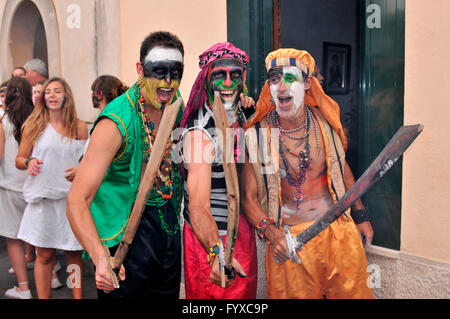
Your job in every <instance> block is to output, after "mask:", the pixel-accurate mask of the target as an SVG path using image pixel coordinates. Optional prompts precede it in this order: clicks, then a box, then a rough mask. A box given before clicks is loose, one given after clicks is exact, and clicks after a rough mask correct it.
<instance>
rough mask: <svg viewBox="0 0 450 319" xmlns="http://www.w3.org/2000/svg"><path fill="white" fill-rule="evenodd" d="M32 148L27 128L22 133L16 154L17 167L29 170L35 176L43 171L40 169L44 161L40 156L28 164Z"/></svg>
mask: <svg viewBox="0 0 450 319" xmlns="http://www.w3.org/2000/svg"><path fill="white" fill-rule="evenodd" d="M32 150H33V144H31V139H30V137H29V134H28V129H27V128H25V129H24V130H23V133H22V139H21V140H20V145H19V151H18V152H17V156H16V167H17V169H20V170H27V171H28V174H30V175H33V176H35V175H38V174H40V173H41V171H40V169H41V164H43V162H42V161H41V160H40V159H38V158H34V159H32V160H30V161H29V162H28V166H27V159H28V158H29V157H30V155H31V152H32Z"/></svg>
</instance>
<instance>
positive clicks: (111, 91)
mask: <svg viewBox="0 0 450 319" xmlns="http://www.w3.org/2000/svg"><path fill="white" fill-rule="evenodd" d="M91 90H92V91H93V92H97V91H102V92H103V95H104V97H105V98H106V103H109V102H111V101H112V100H114V99H115V98H116V97H118V96H120V95H122V94H123V93H125V91H126V90H128V86H126V85H125V84H124V83H122V81H120V80H119V79H118V78H116V77H115V76H112V75H102V76H100V77H98V78H97V79H96V80H95V81H94V83H92V86H91Z"/></svg>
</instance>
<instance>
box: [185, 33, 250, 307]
mask: <svg viewBox="0 0 450 319" xmlns="http://www.w3.org/2000/svg"><path fill="white" fill-rule="evenodd" d="M247 64H248V57H247V54H246V53H245V52H244V51H243V50H241V49H239V48H236V47H235V46H234V45H233V44H231V43H228V42H224V43H218V44H216V45H214V46H213V47H212V48H210V49H208V50H207V51H205V52H204V53H203V54H202V55H201V56H200V68H201V71H200V74H199V75H198V77H197V80H196V82H195V84H194V86H193V88H192V91H191V95H190V98H189V102H188V104H187V107H186V110H185V113H184V115H183V119H182V121H181V126H182V127H184V128H185V130H184V132H183V133H182V137H181V139H180V146H181V147H180V150H181V156H182V158H183V167H182V168H183V170H184V180H185V182H184V212H183V216H184V218H185V224H184V229H183V245H184V278H185V288H186V298H188V299H192V298H194V299H197V298H201V299H203V298H207V299H209V298H217V299H229V298H233V299H238V298H246V299H252V298H255V297H256V279H257V260H256V246H255V233H254V229H253V228H251V227H250V225H249V224H248V222H247V220H246V219H245V217H243V216H240V218H239V227H238V232H237V237H236V242H235V248H234V254H233V256H234V258H233V262H232V266H233V268H234V270H235V272H236V273H237V274H238V276H237V277H236V278H235V279H234V278H231V279H230V278H226V280H225V281H226V282H225V287H226V288H222V287H221V276H220V271H219V257H218V255H219V253H220V249H221V248H220V246H222V247H224V245H225V243H226V240H227V238H226V237H227V236H226V235H227V227H228V204H229V203H228V198H227V188H226V184H227V183H226V180H225V173H224V168H223V162H222V153H221V151H220V150H219V148H218V143H219V142H218V133H217V132H216V129H215V119H214V114H213V111H212V109H211V107H212V105H213V102H214V96H215V94H216V93H218V94H219V96H220V98H221V100H222V102H223V104H224V107H225V111H226V115H227V117H228V123H229V125H230V127H233V128H237V130H238V131H239V129H240V130H241V131H242V129H241V128H242V126H243V125H244V123H245V121H246V119H245V116H244V115H243V112H242V109H241V106H244V107H249V106H252V105H253V104H254V101H253V100H252V99H251V100H250V98H249V97H244V95H243V94H242V93H243V91H244V86H245V78H246V72H247V71H246V70H247ZM238 136H240V135H238ZM241 136H242V135H241ZM236 144H237V145H238V146H239V141H236ZM237 151H238V149H237ZM235 154H236V153H235ZM230 240H231V239H230ZM221 243H223V245H222V244H221Z"/></svg>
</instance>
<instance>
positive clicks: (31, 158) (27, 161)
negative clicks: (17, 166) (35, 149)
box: [25, 157, 35, 168]
mask: <svg viewBox="0 0 450 319" xmlns="http://www.w3.org/2000/svg"><path fill="white" fill-rule="evenodd" d="M34 159H35V158H34V157H28V158H27V160H26V161H25V166H26V167H27V168H28V164H30V162H31V160H34Z"/></svg>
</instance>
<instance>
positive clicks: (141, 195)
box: [104, 98, 182, 288]
mask: <svg viewBox="0 0 450 319" xmlns="http://www.w3.org/2000/svg"><path fill="white" fill-rule="evenodd" d="M181 103H182V99H181V98H178V99H177V100H176V101H175V102H174V103H172V104H171V105H169V106H167V107H166V108H165V109H164V112H163V116H162V118H161V122H160V125H159V128H158V132H157V134H156V139H155V143H154V144H153V147H152V151H151V153H150V159H149V161H148V164H147V167H146V169H145V172H144V176H143V177H142V180H141V183H140V184H139V190H138V195H137V197H136V201H135V203H134V206H133V210H132V211H131V215H130V217H129V219H128V225H127V227H126V229H125V233H124V235H123V238H122V241H121V242H120V244H119V247H118V248H117V250H116V253H115V254H114V257H113V258H111V262H110V265H111V277H112V278H113V283H114V286H115V288H118V280H117V275H116V274H117V273H118V271H119V270H120V266H121V265H122V263H123V261H124V260H125V257H126V255H127V252H128V248H129V246H130V245H131V243H132V241H133V239H134V235H135V234H136V231H137V228H138V226H139V222H140V221H141V217H142V214H143V213H144V208H145V203H146V202H147V199H148V196H149V195H150V192H151V190H152V188H153V183H154V181H155V177H156V175H157V174H158V170H159V167H160V165H161V161H162V158H163V155H164V150H165V148H166V145H167V142H168V141H169V138H170V135H171V134H172V130H173V126H174V124H175V120H176V118H177V115H178V112H179V110H180V105H181ZM104 250H105V253H106V254H107V256H108V254H109V250H108V249H107V247H104Z"/></svg>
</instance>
